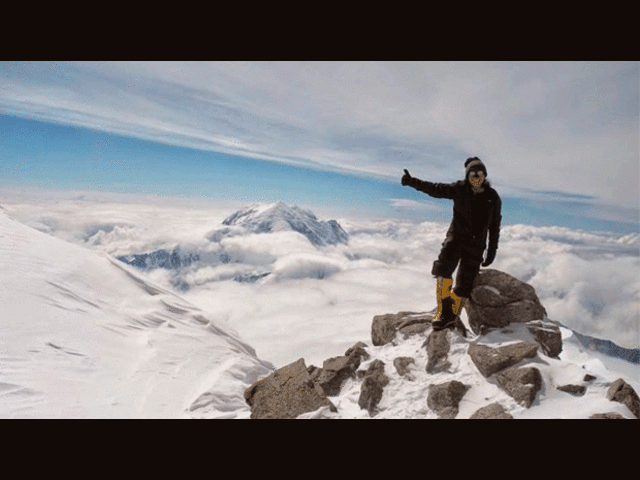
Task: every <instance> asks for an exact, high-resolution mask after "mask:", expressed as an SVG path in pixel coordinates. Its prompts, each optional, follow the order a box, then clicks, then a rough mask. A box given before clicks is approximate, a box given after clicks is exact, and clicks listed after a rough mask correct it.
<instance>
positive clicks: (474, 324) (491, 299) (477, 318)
mask: <svg viewBox="0 0 640 480" xmlns="http://www.w3.org/2000/svg"><path fill="white" fill-rule="evenodd" d="M465 310H466V311H467V316H468V319H469V326H470V327H471V329H472V330H473V331H474V332H475V333H476V334H483V333H486V332H487V331H488V330H490V329H492V328H502V327H505V326H507V325H509V324H510V323H511V322H530V321H533V320H542V319H544V318H545V317H546V310H545V309H544V307H543V306H542V304H541V303H540V299H539V298H538V296H537V295H536V292H535V289H534V288H533V287H532V286H531V285H529V284H527V283H525V282H522V281H520V280H518V279H517V278H515V277H513V276H511V275H509V274H508V273H504V272H501V271H499V270H494V269H483V270H480V272H479V273H478V275H477V276H476V278H475V280H474V284H473V289H472V290H471V296H470V298H469V301H468V302H467V303H466V305H465Z"/></svg>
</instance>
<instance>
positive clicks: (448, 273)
mask: <svg viewBox="0 0 640 480" xmlns="http://www.w3.org/2000/svg"><path fill="white" fill-rule="evenodd" d="M484 250H485V246H484V245H478V244H477V242H474V241H473V240H471V239H456V238H453V237H447V239H446V240H445V241H444V242H443V244H442V250H441V251H440V255H438V259H437V260H436V261H435V262H433V268H432V269H431V274H432V275H434V276H436V277H444V278H453V272H454V271H455V269H456V267H458V263H460V268H458V274H457V275H456V283H455V287H454V289H453V292H454V293H455V294H456V295H458V296H459V297H465V298H469V296H470V295H471V289H472V288H473V281H474V280H475V278H476V275H478V272H479V271H480V265H481V264H482V261H483V258H482V254H483V253H484Z"/></svg>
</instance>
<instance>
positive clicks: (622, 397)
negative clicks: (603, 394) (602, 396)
mask: <svg viewBox="0 0 640 480" xmlns="http://www.w3.org/2000/svg"><path fill="white" fill-rule="evenodd" d="M607 398H608V399H609V400H611V401H612V402H619V403H622V404H623V405H625V406H626V407H627V408H628V409H629V410H631V412H632V413H633V414H634V415H635V416H636V418H638V419H640V398H638V394H637V393H636V391H635V390H634V389H633V387H632V386H631V385H629V384H628V383H627V382H625V381H624V380H623V379H622V378H619V379H617V380H615V381H614V382H612V383H611V385H610V386H609V390H607Z"/></svg>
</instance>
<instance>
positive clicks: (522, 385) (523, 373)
mask: <svg viewBox="0 0 640 480" xmlns="http://www.w3.org/2000/svg"><path fill="white" fill-rule="evenodd" d="M496 382H497V384H498V386H499V387H500V388H502V389H503V390H504V391H505V392H507V393H508V394H509V395H510V396H511V397H512V398H513V399H514V400H515V401H516V402H518V403H519V404H520V405H523V406H524V407H527V408H529V407H531V405H532V404H533V401H534V400H535V399H536V395H537V394H538V392H539V391H540V389H541V388H542V375H540V370H538V369H537V368H536V367H518V366H514V367H509V368H507V369H505V370H502V371H501V372H500V373H498V374H497V376H496Z"/></svg>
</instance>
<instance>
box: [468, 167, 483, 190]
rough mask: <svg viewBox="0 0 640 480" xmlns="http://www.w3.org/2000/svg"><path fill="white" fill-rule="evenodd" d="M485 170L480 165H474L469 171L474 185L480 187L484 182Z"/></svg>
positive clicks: (470, 180) (470, 179)
mask: <svg viewBox="0 0 640 480" xmlns="http://www.w3.org/2000/svg"><path fill="white" fill-rule="evenodd" d="M484 178H485V177H484V172H483V171H482V169H481V168H480V167H474V168H472V169H471V170H470V171H469V182H470V183H471V185H473V186H474V187H479V186H480V185H482V184H483V183H484Z"/></svg>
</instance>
